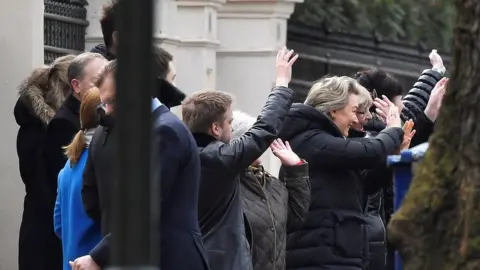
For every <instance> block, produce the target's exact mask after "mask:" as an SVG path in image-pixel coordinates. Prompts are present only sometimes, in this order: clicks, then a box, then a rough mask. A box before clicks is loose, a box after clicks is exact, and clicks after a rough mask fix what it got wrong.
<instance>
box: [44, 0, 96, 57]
mask: <svg viewBox="0 0 480 270" xmlns="http://www.w3.org/2000/svg"><path fill="white" fill-rule="evenodd" d="M86 4H87V2H86V1H85V0H44V5H45V13H44V46H45V63H46V64H49V63H51V62H52V61H53V60H55V58H57V57H59V56H62V55H66V54H79V53H81V52H83V51H84V50H85V29H86V27H87V26H88V21H87V9H86V8H85V5H86Z"/></svg>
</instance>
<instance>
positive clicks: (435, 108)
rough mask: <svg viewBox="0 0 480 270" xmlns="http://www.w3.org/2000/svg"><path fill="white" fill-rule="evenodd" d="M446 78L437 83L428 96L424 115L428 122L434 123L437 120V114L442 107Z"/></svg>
mask: <svg viewBox="0 0 480 270" xmlns="http://www.w3.org/2000/svg"><path fill="white" fill-rule="evenodd" d="M447 84H448V78H443V79H441V80H440V81H438V82H437V84H436V85H435V87H434V88H433V90H432V93H431V94H430V99H429V100H428V103H427V107H426V108H425V111H424V113H425V115H426V116H427V117H428V119H430V121H432V122H435V120H437V116H438V112H439V111H440V108H441V107H442V101H443V96H445V93H446V91H447Z"/></svg>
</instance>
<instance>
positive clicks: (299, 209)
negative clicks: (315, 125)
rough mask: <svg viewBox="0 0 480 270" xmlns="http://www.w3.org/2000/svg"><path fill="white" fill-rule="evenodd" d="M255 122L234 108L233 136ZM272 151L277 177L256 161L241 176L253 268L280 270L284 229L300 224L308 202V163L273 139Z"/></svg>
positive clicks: (240, 133)
mask: <svg viewBox="0 0 480 270" xmlns="http://www.w3.org/2000/svg"><path fill="white" fill-rule="evenodd" d="M253 123H255V118H253V117H251V116H249V115H247V114H245V113H242V112H239V111H235V112H234V113H233V122H232V129H233V134H232V136H233V139H235V138H238V137H240V136H241V135H243V134H244V133H245V132H246V131H248V130H249V129H250V127H251V126H252V125H253ZM271 149H272V152H273V154H274V155H275V156H277V157H278V158H279V159H280V161H281V162H282V165H283V166H282V170H281V172H280V176H279V179H277V178H276V177H275V176H273V175H271V174H270V173H268V172H267V171H265V169H264V168H263V166H262V165H261V162H260V160H257V161H255V162H254V163H253V164H252V165H251V166H250V167H248V169H246V170H245V172H244V173H243V174H242V175H241V176H240V180H241V182H240V184H241V195H242V196H241V198H242V207H243V211H244V213H245V216H246V217H247V220H248V222H249V225H250V245H251V250H252V262H253V269H254V270H283V269H286V264H285V251H286V250H285V247H286V241H287V239H286V238H287V231H291V230H292V229H294V228H295V227H298V226H300V225H301V224H302V223H303V218H304V216H305V214H306V212H307V211H308V206H309V202H310V183H309V180H308V164H307V163H306V162H305V161H302V160H301V159H300V158H299V157H298V156H297V155H296V154H295V153H294V152H293V151H292V150H291V148H290V145H289V144H288V142H285V143H284V142H283V141H281V140H276V141H275V142H274V143H273V144H272V146H271Z"/></svg>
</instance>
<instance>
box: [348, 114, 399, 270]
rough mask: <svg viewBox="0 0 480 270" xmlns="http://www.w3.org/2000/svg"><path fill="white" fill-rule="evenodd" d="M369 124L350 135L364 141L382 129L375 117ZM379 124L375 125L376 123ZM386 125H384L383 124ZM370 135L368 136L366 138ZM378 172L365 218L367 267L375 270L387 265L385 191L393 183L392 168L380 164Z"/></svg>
mask: <svg viewBox="0 0 480 270" xmlns="http://www.w3.org/2000/svg"><path fill="white" fill-rule="evenodd" d="M372 120H373V121H371V122H370V123H369V124H368V125H366V126H365V130H368V131H367V132H363V131H357V130H353V129H352V130H350V132H349V134H348V136H349V138H352V139H358V140H359V141H360V140H361V139H363V138H364V139H365V140H363V141H368V140H370V139H371V138H373V137H375V136H376V135H377V134H378V133H379V132H380V131H382V129H381V130H377V129H375V126H376V127H379V126H381V125H380V123H383V122H378V121H380V120H378V119H376V118H374V119H372ZM375 123H376V124H377V125H374V124H375ZM383 127H384V125H383ZM367 134H368V135H367ZM366 137H368V138H366ZM377 170H378V172H377V173H376V175H378V179H376V180H377V182H378V184H379V185H378V186H377V188H376V190H373V193H372V194H366V195H367V196H368V201H367V206H366V209H365V219H366V221H367V235H368V242H369V261H368V267H367V269H375V270H384V269H385V267H386V254H387V246H386V226H385V225H386V224H385V211H384V205H383V203H384V198H383V191H384V189H387V188H388V187H390V186H391V185H392V180H391V176H392V171H391V169H390V168H387V167H386V164H385V165H384V166H379V167H378V168H377Z"/></svg>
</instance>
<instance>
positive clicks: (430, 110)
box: [423, 104, 437, 122]
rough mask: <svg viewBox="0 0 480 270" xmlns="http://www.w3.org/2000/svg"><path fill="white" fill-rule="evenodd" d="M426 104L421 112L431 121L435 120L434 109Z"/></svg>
mask: <svg viewBox="0 0 480 270" xmlns="http://www.w3.org/2000/svg"><path fill="white" fill-rule="evenodd" d="M429 105H430V104H429ZM429 105H427V108H425V110H424V111H423V113H424V114H425V116H426V117H427V118H428V119H429V120H430V121H432V122H435V120H436V118H437V117H436V113H435V110H434V109H433V108H432V106H431V105H430V106H429Z"/></svg>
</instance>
